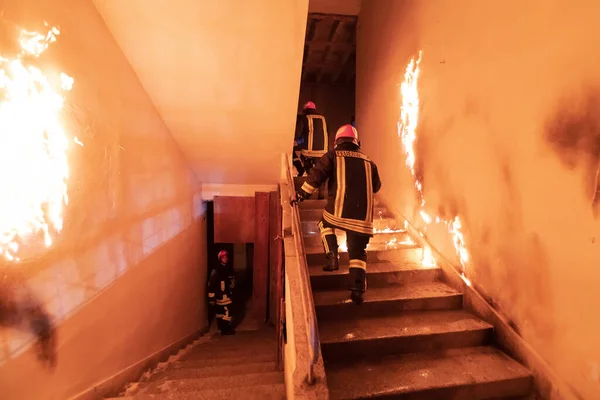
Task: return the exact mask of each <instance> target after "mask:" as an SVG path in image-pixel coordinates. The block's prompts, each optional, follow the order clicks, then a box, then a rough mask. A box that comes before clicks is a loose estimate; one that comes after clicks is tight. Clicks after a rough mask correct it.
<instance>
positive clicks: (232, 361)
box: [178, 351, 277, 368]
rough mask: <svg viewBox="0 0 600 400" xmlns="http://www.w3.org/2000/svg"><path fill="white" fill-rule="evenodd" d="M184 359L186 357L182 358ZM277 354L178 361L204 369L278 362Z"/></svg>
mask: <svg viewBox="0 0 600 400" xmlns="http://www.w3.org/2000/svg"><path fill="white" fill-rule="evenodd" d="M182 359H184V357H182ZM276 361H277V352H275V351H269V352H266V353H262V352H258V353H257V354H252V355H250V356H239V355H238V354H231V353H229V354H228V356H226V357H217V358H214V357H213V358H202V359H194V358H192V359H185V361H178V363H180V364H185V365H186V366H187V367H189V368H203V367H222V366H229V365H248V364H253V363H263V362H276Z"/></svg>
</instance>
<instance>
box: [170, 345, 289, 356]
mask: <svg viewBox="0 0 600 400" xmlns="http://www.w3.org/2000/svg"><path fill="white" fill-rule="evenodd" d="M273 354H277V342H273V343H269V344H268V345H250V346H248V347H239V348H237V347H236V348H227V347H224V346H223V347H222V348H210V347H204V346H200V347H197V348H194V349H192V350H190V352H189V353H187V354H185V355H184V356H183V357H181V361H203V360H213V359H219V358H220V359H223V360H232V359H239V358H252V357H257V356H259V355H265V356H273Z"/></svg>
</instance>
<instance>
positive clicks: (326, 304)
mask: <svg viewBox="0 0 600 400" xmlns="http://www.w3.org/2000/svg"><path fill="white" fill-rule="evenodd" d="M428 286H429V287H435V286H440V287H441V286H443V287H445V288H447V289H449V290H451V291H452V293H444V294H439V295H431V294H429V295H427V296H419V297H417V296H410V297H409V296H405V297H391V296H390V297H385V298H378V299H370V298H369V297H368V296H365V304H377V303H387V302H402V301H410V300H422V299H443V298H452V297H462V296H463V293H461V292H459V291H458V290H455V289H453V288H452V287H450V286H449V285H447V284H445V283H444V282H440V281H433V282H418V283H410V284H408V285H397V286H395V285H390V286H387V287H377V288H371V289H368V291H367V293H369V292H370V291H374V292H386V291H393V290H394V289H400V288H402V287H413V288H414V287H428ZM317 293H340V294H341V293H345V294H346V293H348V290H340V289H336V290H321V291H318V292H317ZM316 297H317V298H315V300H314V302H315V307H331V306H344V305H346V304H351V303H350V301H349V302H348V303H346V302H344V303H341V302H330V301H328V302H320V300H319V297H320V295H318V296H316Z"/></svg>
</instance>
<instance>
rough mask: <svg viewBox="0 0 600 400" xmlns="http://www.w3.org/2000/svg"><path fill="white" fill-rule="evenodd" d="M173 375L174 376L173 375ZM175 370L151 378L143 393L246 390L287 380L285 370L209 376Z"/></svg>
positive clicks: (142, 390)
mask: <svg viewBox="0 0 600 400" xmlns="http://www.w3.org/2000/svg"><path fill="white" fill-rule="evenodd" d="M171 375H173V377H171ZM177 375H178V373H177V372H176V371H175V372H174V371H173V370H167V371H165V374H163V375H161V376H156V380H155V379H152V378H151V379H150V380H149V381H148V382H147V383H146V384H145V385H144V386H145V387H143V388H142V389H141V393H165V392H174V391H180V392H191V391H204V390H211V389H214V388H219V387H237V388H238V390H240V391H246V390H247V389H249V388H250V387H253V386H259V385H277V384H280V383H284V382H285V378H284V375H283V372H279V371H275V372H263V373H252V372H249V373H248V374H244V375H222V376H208V377H198V378H195V377H189V378H185V377H181V378H180V377H178V376H177ZM242 388H243V389H242Z"/></svg>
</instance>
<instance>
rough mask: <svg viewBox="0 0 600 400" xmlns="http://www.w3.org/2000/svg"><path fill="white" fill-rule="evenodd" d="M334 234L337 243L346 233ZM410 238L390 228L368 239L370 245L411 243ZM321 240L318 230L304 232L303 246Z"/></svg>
mask: <svg viewBox="0 0 600 400" xmlns="http://www.w3.org/2000/svg"><path fill="white" fill-rule="evenodd" d="M335 234H336V236H337V240H338V244H340V243H345V242H346V233H345V232H344V231H340V230H336V231H335ZM409 240H410V236H409V235H408V233H407V232H406V231H397V232H394V231H393V230H390V231H389V232H382V233H375V235H374V236H373V237H372V238H371V240H370V241H369V244H370V245H371V246H373V245H376V244H390V245H392V244H396V243H402V242H404V243H412V242H408V241H409ZM322 245H323V242H322V240H321V234H320V233H319V232H314V233H304V246H305V247H315V246H322Z"/></svg>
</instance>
